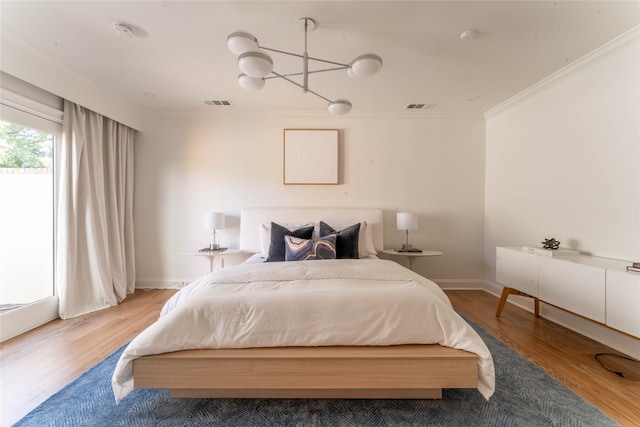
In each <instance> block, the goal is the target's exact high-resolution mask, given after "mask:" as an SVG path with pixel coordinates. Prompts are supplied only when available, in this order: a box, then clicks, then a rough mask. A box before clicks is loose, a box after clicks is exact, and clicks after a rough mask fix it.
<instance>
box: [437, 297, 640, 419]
mask: <svg viewBox="0 0 640 427" xmlns="http://www.w3.org/2000/svg"><path fill="white" fill-rule="evenodd" d="M446 293H447V295H448V296H449V299H450V300H451V303H452V304H453V306H454V308H455V309H456V310H457V311H458V312H459V313H461V314H462V315H464V316H465V317H467V319H469V320H471V321H472V322H474V323H475V324H477V325H478V326H480V327H482V328H483V329H484V330H486V331H487V332H489V333H490V334H492V335H493V336H495V337H497V338H499V339H500V340H502V341H503V342H505V343H507V344H508V345H509V347H511V348H512V349H514V350H516V351H518V352H519V353H520V354H522V355H523V356H524V357H526V358H527V359H529V360H530V361H531V362H533V363H535V364H536V365H538V366H539V367H540V368H542V369H543V370H544V371H546V372H547V373H548V374H550V375H551V376H553V377H554V378H556V379H557V380H558V381H560V382H561V383H563V384H564V385H566V386H567V387H568V388H570V389H571V390H573V391H574V392H575V393H576V394H577V395H579V396H581V397H582V398H583V399H585V400H587V401H588V402H590V403H591V404H592V405H593V406H595V407H597V408H598V409H600V410H601V411H602V412H603V413H605V414H607V415H608V416H609V417H611V418H612V419H614V420H616V421H617V422H618V423H620V424H621V425H623V426H640V381H637V380H632V379H628V378H621V377H619V376H617V375H616V374H614V373H612V372H609V371H607V370H605V369H604V368H603V367H602V366H601V365H600V364H599V363H598V362H597V361H596V360H595V355H596V354H597V353H617V352H616V351H615V350H613V349H611V348H610V347H607V346H605V345H603V344H600V343H598V342H596V341H593V340H591V339H589V338H586V337H584V336H583V335H580V334H577V333H575V332H573V331H571V330H569V329H566V328H564V327H562V326H560V325H557V324H555V323H553V322H550V321H548V320H546V319H543V318H540V317H539V318H536V317H535V316H534V315H533V313H529V312H528V311H526V310H523V309H521V308H519V307H516V306H515V305H513V304H507V305H506V306H505V308H504V311H503V312H502V315H501V317H495V311H496V307H497V306H498V298H497V297H495V296H493V295H491V294H489V293H486V292H484V291H447V292H446Z"/></svg>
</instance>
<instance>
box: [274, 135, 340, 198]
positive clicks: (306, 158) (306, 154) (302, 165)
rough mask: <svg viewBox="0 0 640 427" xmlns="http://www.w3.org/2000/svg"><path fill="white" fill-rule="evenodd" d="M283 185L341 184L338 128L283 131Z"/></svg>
mask: <svg viewBox="0 0 640 427" xmlns="http://www.w3.org/2000/svg"><path fill="white" fill-rule="evenodd" d="M284 184H285V185H301V184H338V129H285V130H284Z"/></svg>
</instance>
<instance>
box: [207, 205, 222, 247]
mask: <svg viewBox="0 0 640 427" xmlns="http://www.w3.org/2000/svg"><path fill="white" fill-rule="evenodd" d="M204 228H205V230H210V231H211V235H210V236H209V247H208V248H205V249H208V250H210V251H219V250H221V248H220V244H219V243H217V242H216V230H222V229H224V212H207V213H206V214H205V215H204Z"/></svg>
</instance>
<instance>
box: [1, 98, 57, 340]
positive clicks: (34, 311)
mask: <svg viewBox="0 0 640 427" xmlns="http://www.w3.org/2000/svg"><path fill="white" fill-rule="evenodd" d="M60 135H61V125H60V124H59V123H55V122H52V121H50V120H46V119H43V118H42V117H38V116H36V115H33V114H30V113H27V112H24V111H21V110H18V109H15V108H11V107H7V106H4V105H3V106H2V110H1V117H0V236H2V238H0V322H1V323H2V329H1V331H0V332H1V337H0V338H1V339H2V340H5V339H7V338H10V337H12V336H15V335H18V334H20V333H22V332H25V331H27V330H29V329H32V328H34V327H36V326H39V325H41V324H43V323H46V322H48V321H50V320H52V319H55V318H57V317H58V300H57V298H56V296H55V283H54V277H55V276H54V239H55V229H54V224H55V221H54V220H55V218H54V206H55V192H54V188H55V185H54V184H55V179H54V163H55V162H54V151H55V144H56V142H57V141H59V138H60Z"/></svg>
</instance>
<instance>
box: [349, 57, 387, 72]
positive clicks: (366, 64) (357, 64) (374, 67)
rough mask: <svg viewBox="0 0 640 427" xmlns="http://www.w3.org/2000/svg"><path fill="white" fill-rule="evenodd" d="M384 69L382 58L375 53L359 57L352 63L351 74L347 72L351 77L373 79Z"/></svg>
mask: <svg viewBox="0 0 640 427" xmlns="http://www.w3.org/2000/svg"><path fill="white" fill-rule="evenodd" d="M381 68H382V58H380V57H379V56H378V55H376V54H373V53H366V54H364V55H360V56H358V57H357V58H356V59H354V60H353V61H351V64H350V67H349V69H350V70H351V73H349V71H347V74H349V76H350V77H356V78H364V77H371V76H373V75H374V74H376V73H377V72H378V71H380V69H381Z"/></svg>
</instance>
